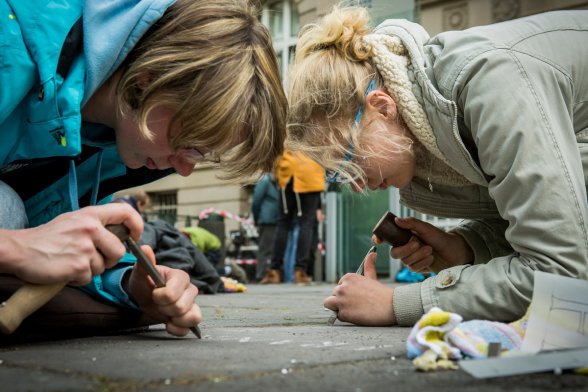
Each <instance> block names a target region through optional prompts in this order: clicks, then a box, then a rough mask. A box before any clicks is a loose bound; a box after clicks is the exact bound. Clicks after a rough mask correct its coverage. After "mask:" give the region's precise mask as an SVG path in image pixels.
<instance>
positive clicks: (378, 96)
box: [365, 90, 398, 120]
mask: <svg viewBox="0 0 588 392" xmlns="http://www.w3.org/2000/svg"><path fill="white" fill-rule="evenodd" d="M365 101H366V109H367V110H369V111H373V112H374V113H378V114H379V115H381V116H383V117H384V118H385V119H387V120H396V118H397V117H398V107H397V106H396V102H395V101H394V100H393V99H392V97H391V96H389V95H388V94H386V93H385V92H383V91H381V90H374V91H371V92H370V93H369V94H368V95H367V97H366V99H365Z"/></svg>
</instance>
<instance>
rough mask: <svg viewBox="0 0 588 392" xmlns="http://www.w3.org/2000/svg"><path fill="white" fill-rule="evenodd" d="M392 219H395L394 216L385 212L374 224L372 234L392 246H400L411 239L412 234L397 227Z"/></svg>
mask: <svg viewBox="0 0 588 392" xmlns="http://www.w3.org/2000/svg"><path fill="white" fill-rule="evenodd" d="M394 218H396V215H394V214H393V213H391V212H390V211H386V213H385V214H384V215H383V216H382V218H380V220H379V222H378V223H377V224H376V227H374V230H373V231H372V234H375V235H376V236H377V237H378V238H379V239H381V240H384V241H386V242H387V243H389V244H390V245H392V246H402V245H404V244H406V243H407V242H408V241H409V240H410V239H411V237H412V232H411V231H410V230H406V229H403V228H400V227H398V226H397V225H396V223H395V222H394Z"/></svg>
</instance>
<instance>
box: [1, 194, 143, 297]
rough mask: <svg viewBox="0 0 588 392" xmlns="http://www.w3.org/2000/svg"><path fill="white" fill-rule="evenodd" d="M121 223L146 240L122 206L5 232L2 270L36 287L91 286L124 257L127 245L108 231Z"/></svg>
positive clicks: (135, 216)
mask: <svg viewBox="0 0 588 392" xmlns="http://www.w3.org/2000/svg"><path fill="white" fill-rule="evenodd" d="M120 223H122V224H124V225H125V226H127V227H128V228H129V230H130V232H131V236H132V237H133V238H134V239H137V240H138V239H139V238H140V237H141V233H142V231H143V219H141V216H140V215H139V214H137V212H136V211H135V210H134V209H133V208H132V207H131V206H129V205H126V204H120V203H111V204H106V205H103V206H92V207H86V208H82V209H81V210H78V211H74V212H69V213H65V214H62V215H59V216H58V217H57V218H55V219H53V220H52V221H50V222H48V223H46V224H44V225H41V226H38V227H35V228H32V229H25V230H0V255H1V256H0V272H7V273H10V274H13V275H16V276H17V277H18V278H20V279H22V280H24V281H26V282H30V283H37V284H54V283H69V284H73V285H84V284H87V283H89V282H90V281H91V279H92V276H94V275H99V274H101V273H102V272H104V270H105V269H106V268H110V267H112V266H114V264H116V262H117V261H118V260H119V259H120V258H121V257H123V256H124V254H125V247H124V246H123V244H122V243H121V242H120V240H119V239H118V238H117V237H116V236H115V235H114V234H112V233H111V232H110V231H108V230H106V228H105V227H104V226H105V225H107V224H120Z"/></svg>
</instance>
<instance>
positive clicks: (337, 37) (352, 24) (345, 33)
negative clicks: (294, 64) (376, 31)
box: [295, 6, 371, 61]
mask: <svg viewBox="0 0 588 392" xmlns="http://www.w3.org/2000/svg"><path fill="white" fill-rule="evenodd" d="M369 22H370V17H369V14H368V11H367V10H366V9H365V8H362V7H346V8H341V7H338V6H335V7H334V8H333V11H332V12H331V13H329V14H328V15H326V16H324V17H323V18H322V19H321V20H320V21H319V22H318V23H315V24H309V25H306V26H305V27H303V28H302V30H301V31H300V34H299V40H298V43H297V45H296V57H295V59H296V61H300V60H303V59H304V58H305V57H307V56H308V55H310V54H311V53H313V52H315V51H318V50H327V49H336V50H337V51H339V52H340V53H341V54H343V56H344V57H345V58H346V59H347V60H351V61H364V60H366V59H367V58H368V54H369V49H368V47H367V46H366V44H365V42H364V41H363V37H364V36H366V35H367V34H369V33H370V31H371V28H370V26H369Z"/></svg>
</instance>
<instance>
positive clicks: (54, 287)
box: [0, 283, 65, 334]
mask: <svg viewBox="0 0 588 392" xmlns="http://www.w3.org/2000/svg"><path fill="white" fill-rule="evenodd" d="M64 287H65V283H56V284H49V285H44V284H32V283H25V284H24V285H23V286H21V287H20V288H19V289H18V290H17V291H16V292H15V293H14V294H12V296H11V297H10V298H9V299H8V300H7V301H6V302H3V303H2V305H1V307H0V331H2V333H4V334H11V333H12V332H14V331H15V330H16V329H17V328H18V326H19V325H20V323H22V321H23V320H24V319H25V318H27V317H28V316H29V315H31V314H32V313H34V312H35V311H36V310H37V309H39V308H40V307H41V306H43V305H45V304H46V303H47V302H49V300H50V299H51V298H53V297H55V295H56V294H57V293H58V292H59V291H61V289H63V288H64Z"/></svg>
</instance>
